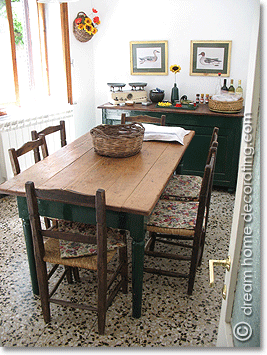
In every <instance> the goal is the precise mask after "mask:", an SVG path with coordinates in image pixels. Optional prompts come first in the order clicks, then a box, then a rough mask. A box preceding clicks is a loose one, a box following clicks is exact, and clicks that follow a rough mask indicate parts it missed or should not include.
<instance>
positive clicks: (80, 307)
mask: <svg viewBox="0 0 267 355" xmlns="http://www.w3.org/2000/svg"><path fill="white" fill-rule="evenodd" d="M49 301H50V302H52V303H56V304H60V305H61V306H66V307H73V308H79V309H87V310H88V311H93V312H97V308H96V307H93V306H89V305H86V304H79V303H72V302H69V301H64V300H57V299H55V298H50V299H49Z"/></svg>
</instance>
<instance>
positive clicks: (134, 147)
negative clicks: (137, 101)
mask: <svg viewBox="0 0 267 355" xmlns="http://www.w3.org/2000/svg"><path fill="white" fill-rule="evenodd" d="M144 132H145V129H144V127H143V125H142V124H141V123H136V122H133V123H129V124H118V125H104V124H101V125H99V126H97V127H94V128H92V129H91V131H90V133H91V136H92V139H93V145H94V149H95V152H96V153H97V154H99V155H104V156H107V157H113V158H125V157H130V156H132V155H135V154H137V153H139V152H140V150H141V149H142V145H143V138H144Z"/></svg>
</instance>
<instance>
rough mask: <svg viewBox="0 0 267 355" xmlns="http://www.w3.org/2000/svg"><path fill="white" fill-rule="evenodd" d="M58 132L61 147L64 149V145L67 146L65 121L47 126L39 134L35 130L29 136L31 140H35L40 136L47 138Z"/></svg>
mask: <svg viewBox="0 0 267 355" xmlns="http://www.w3.org/2000/svg"><path fill="white" fill-rule="evenodd" d="M58 131H59V132H60V142H61V147H64V146H65V145H67V140H66V127H65V121H60V123H59V125H56V126H48V127H46V128H45V129H43V130H42V131H40V132H37V131H36V130H34V131H32V132H31V136H32V139H33V140H35V139H37V138H38V137H40V135H41V134H43V135H45V136H48V135H49V134H51V133H55V132H58Z"/></svg>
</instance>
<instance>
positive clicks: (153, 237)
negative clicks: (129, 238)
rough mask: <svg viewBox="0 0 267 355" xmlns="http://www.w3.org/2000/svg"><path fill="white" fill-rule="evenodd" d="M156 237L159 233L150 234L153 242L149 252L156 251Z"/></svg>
mask: <svg viewBox="0 0 267 355" xmlns="http://www.w3.org/2000/svg"><path fill="white" fill-rule="evenodd" d="M156 237H157V233H155V232H149V238H151V242H150V245H149V251H154V249H155V244H156Z"/></svg>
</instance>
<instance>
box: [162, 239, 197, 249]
mask: <svg viewBox="0 0 267 355" xmlns="http://www.w3.org/2000/svg"><path fill="white" fill-rule="evenodd" d="M156 242H157V243H163V244H169V245H175V246H178V247H184V248H193V245H191V244H184V243H178V242H171V241H170V240H162V239H158V238H157V239H156Z"/></svg>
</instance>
